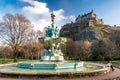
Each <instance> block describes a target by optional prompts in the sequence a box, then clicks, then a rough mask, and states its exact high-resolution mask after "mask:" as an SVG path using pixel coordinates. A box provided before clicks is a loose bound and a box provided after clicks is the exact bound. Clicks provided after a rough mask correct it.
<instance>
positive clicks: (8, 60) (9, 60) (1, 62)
mask: <svg viewBox="0 0 120 80" xmlns="http://www.w3.org/2000/svg"><path fill="white" fill-rule="evenodd" d="M25 60H26V59H17V61H18V62H19V61H25ZM6 63H13V59H10V58H0V64H6Z"/></svg>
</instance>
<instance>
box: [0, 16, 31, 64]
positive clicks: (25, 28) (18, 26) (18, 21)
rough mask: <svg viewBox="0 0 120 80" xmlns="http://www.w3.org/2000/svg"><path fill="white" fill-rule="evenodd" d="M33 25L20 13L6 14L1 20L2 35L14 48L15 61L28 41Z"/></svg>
mask: <svg viewBox="0 0 120 80" xmlns="http://www.w3.org/2000/svg"><path fill="white" fill-rule="evenodd" d="M31 30H32V25H31V23H30V21H29V20H28V19H26V18H25V17H24V16H23V15H20V14H15V15H12V14H6V15H5V16H4V17H3V18H2V21H1V22H0V36H1V38H2V40H4V42H5V43H6V44H7V45H9V46H10V47H11V48H12V50H13V58H14V62H16V61H17V54H18V52H19V49H20V48H21V47H22V46H23V45H24V44H25V43H26V42H27V39H28V37H29V33H30V32H31Z"/></svg>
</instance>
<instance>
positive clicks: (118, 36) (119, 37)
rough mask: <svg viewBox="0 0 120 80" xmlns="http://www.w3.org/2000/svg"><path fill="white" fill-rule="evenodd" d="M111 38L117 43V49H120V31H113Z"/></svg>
mask: <svg viewBox="0 0 120 80" xmlns="http://www.w3.org/2000/svg"><path fill="white" fill-rule="evenodd" d="M109 38H110V40H111V41H112V42H113V43H114V44H115V45H116V47H117V49H118V50H120V31H119V30H118V31H114V32H112V33H111V35H110V37H109Z"/></svg>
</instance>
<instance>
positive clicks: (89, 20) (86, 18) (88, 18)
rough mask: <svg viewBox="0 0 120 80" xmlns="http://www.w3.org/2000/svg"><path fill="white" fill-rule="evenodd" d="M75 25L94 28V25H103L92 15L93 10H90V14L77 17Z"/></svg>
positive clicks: (100, 20) (101, 21)
mask: <svg viewBox="0 0 120 80" xmlns="http://www.w3.org/2000/svg"><path fill="white" fill-rule="evenodd" d="M75 23H80V24H84V25H85V26H86V25H88V26H94V24H104V22H103V20H102V19H98V18H97V16H96V14H95V13H94V11H93V10H91V12H89V13H87V14H84V15H81V16H80V15H79V16H78V17H77V18H76V20H75Z"/></svg>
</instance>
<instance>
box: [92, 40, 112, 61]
mask: <svg viewBox="0 0 120 80" xmlns="http://www.w3.org/2000/svg"><path fill="white" fill-rule="evenodd" d="M91 50H92V57H93V59H94V60H105V59H107V60H108V59H111V58H112V53H113V50H114V45H113V44H112V42H111V41H110V40H109V39H102V40H99V41H95V42H93V44H92V47H91Z"/></svg>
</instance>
